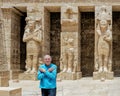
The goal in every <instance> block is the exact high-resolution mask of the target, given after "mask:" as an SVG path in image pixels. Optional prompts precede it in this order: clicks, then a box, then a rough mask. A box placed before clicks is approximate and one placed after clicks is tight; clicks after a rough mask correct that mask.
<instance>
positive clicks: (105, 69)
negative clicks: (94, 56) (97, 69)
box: [103, 56, 108, 72]
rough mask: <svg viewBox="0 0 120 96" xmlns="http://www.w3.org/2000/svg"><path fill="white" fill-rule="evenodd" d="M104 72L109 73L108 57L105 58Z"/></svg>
mask: <svg viewBox="0 0 120 96" xmlns="http://www.w3.org/2000/svg"><path fill="white" fill-rule="evenodd" d="M103 68H104V71H105V72H107V71H108V56H104V66H103Z"/></svg>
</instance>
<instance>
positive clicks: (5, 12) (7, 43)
mask: <svg viewBox="0 0 120 96" xmlns="http://www.w3.org/2000/svg"><path fill="white" fill-rule="evenodd" d="M1 9H2V20H3V21H2V22H3V24H2V28H3V29H2V31H3V36H4V40H3V41H4V50H5V51H4V54H5V55H6V57H5V59H6V60H5V61H6V62H5V64H4V68H3V70H10V69H11V10H12V9H11V7H9V6H2V7H1Z"/></svg>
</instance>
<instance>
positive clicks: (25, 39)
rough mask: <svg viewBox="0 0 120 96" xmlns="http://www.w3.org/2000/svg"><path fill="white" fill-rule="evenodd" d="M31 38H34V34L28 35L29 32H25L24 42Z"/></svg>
mask: <svg viewBox="0 0 120 96" xmlns="http://www.w3.org/2000/svg"><path fill="white" fill-rule="evenodd" d="M30 39H32V35H28V36H27V33H25V34H24V36H23V42H27V41H28V40H30Z"/></svg>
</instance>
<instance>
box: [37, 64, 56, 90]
mask: <svg viewBox="0 0 120 96" xmlns="http://www.w3.org/2000/svg"><path fill="white" fill-rule="evenodd" d="M40 68H43V69H45V70H46V72H45V73H43V72H40V71H39V70H38V75H37V78H38V80H40V86H39V87H40V88H44V89H52V88H56V77H57V66H56V65H54V64H52V63H51V64H50V65H49V66H47V65H45V64H42V65H40V66H39V69H40ZM49 68H54V70H53V71H52V72H49V71H48V69H49Z"/></svg>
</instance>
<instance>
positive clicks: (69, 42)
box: [58, 5, 81, 80]
mask: <svg viewBox="0 0 120 96" xmlns="http://www.w3.org/2000/svg"><path fill="white" fill-rule="evenodd" d="M78 22H79V10H78V7H76V6H71V5H67V6H66V5H65V6H64V5H63V6H62V7H61V28H62V32H61V58H60V70H61V72H60V73H59V74H58V78H61V79H68V80H75V79H79V78H80V77H81V71H80V61H79V59H78V58H79V56H80V54H79V53H80V52H79V36H80V35H79V23H78Z"/></svg>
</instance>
